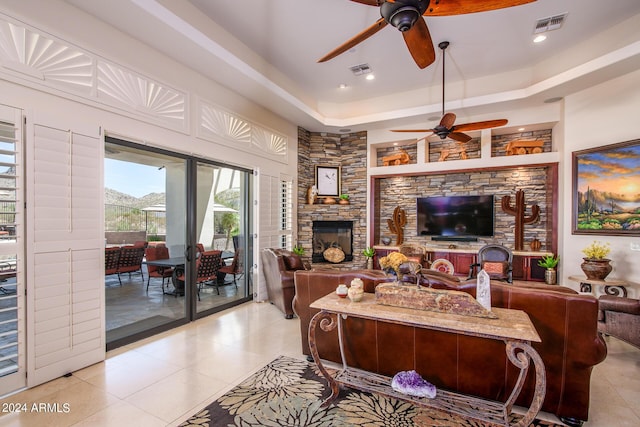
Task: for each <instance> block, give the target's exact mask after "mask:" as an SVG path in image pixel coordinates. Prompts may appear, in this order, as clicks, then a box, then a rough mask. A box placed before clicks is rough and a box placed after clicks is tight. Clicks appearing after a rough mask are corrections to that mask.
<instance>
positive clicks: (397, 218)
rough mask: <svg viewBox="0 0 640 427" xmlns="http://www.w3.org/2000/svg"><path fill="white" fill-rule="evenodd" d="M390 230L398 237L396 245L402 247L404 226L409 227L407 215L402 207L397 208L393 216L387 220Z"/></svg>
mask: <svg viewBox="0 0 640 427" xmlns="http://www.w3.org/2000/svg"><path fill="white" fill-rule="evenodd" d="M387 225H389V230H391V233H393V234H395V235H396V245H401V244H402V242H404V228H403V227H404V226H405V225H407V214H406V212H405V211H404V209H401V208H400V206H396V208H395V209H394V210H393V216H392V217H391V219H388V220H387Z"/></svg>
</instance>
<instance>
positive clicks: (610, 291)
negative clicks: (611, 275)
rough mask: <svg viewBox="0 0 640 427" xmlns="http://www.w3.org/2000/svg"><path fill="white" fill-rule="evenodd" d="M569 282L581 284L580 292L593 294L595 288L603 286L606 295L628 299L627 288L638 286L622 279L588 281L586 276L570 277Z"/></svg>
mask: <svg viewBox="0 0 640 427" xmlns="http://www.w3.org/2000/svg"><path fill="white" fill-rule="evenodd" d="M569 280H572V281H574V282H578V283H579V284H580V292H589V293H593V286H603V287H604V293H605V294H607V295H612V296H616V297H618V296H622V297H624V298H626V297H627V286H638V284H637V283H634V282H630V281H628V280H621V279H604V280H598V279H587V277H586V276H569Z"/></svg>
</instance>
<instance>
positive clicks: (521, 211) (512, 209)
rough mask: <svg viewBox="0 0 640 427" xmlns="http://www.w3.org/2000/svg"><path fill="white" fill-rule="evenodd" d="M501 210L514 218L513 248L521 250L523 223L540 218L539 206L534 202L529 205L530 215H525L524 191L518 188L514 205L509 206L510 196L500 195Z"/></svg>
mask: <svg viewBox="0 0 640 427" xmlns="http://www.w3.org/2000/svg"><path fill="white" fill-rule="evenodd" d="M502 210H503V211H504V212H505V213H506V214H508V215H513V216H514V217H515V218H516V227H515V230H514V234H515V244H514V249H515V250H516V251H521V250H523V245H524V225H525V224H532V223H534V222H536V221H537V220H538V219H539V218H540V207H539V206H538V205H535V204H534V205H531V215H529V216H526V215H525V211H526V207H525V202H524V191H522V190H518V191H516V201H515V205H514V206H511V196H504V197H502Z"/></svg>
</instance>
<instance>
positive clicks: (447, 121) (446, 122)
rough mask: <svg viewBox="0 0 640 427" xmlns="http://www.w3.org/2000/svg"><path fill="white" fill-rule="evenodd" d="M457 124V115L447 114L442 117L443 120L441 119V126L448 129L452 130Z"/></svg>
mask: <svg viewBox="0 0 640 427" xmlns="http://www.w3.org/2000/svg"><path fill="white" fill-rule="evenodd" d="M455 122H456V115H455V114H453V113H447V114H445V115H444V116H442V119H440V126H443V127H445V128H447V129H451V127H452V126H453V124H454V123H455Z"/></svg>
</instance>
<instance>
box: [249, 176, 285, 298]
mask: <svg viewBox="0 0 640 427" xmlns="http://www.w3.org/2000/svg"><path fill="white" fill-rule="evenodd" d="M258 176H259V185H258V195H259V196H258V199H259V200H258V202H259V203H258V205H259V207H260V208H259V216H258V218H259V222H258V247H259V249H260V250H262V249H264V248H281V247H289V246H288V245H290V244H291V235H292V215H293V208H292V203H293V202H292V200H291V191H292V190H291V189H292V188H293V181H292V179H290V178H287V177H281V176H270V175H267V174H259V175H258ZM289 248H290V247H289ZM259 270H260V275H259V281H258V286H257V287H256V295H255V299H256V301H266V300H267V298H268V297H267V288H266V285H265V281H264V276H263V274H262V268H260V269H259Z"/></svg>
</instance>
